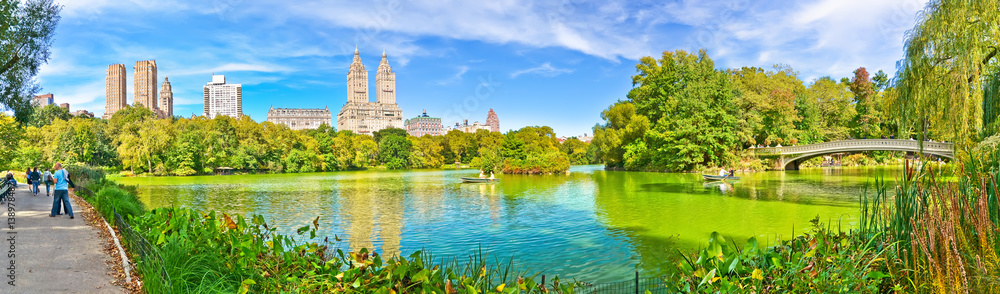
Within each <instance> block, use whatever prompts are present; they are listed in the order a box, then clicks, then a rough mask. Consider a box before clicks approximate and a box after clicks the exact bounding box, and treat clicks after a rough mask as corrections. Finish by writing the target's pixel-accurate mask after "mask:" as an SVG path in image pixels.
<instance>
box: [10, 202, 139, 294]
mask: <svg viewBox="0 0 1000 294" xmlns="http://www.w3.org/2000/svg"><path fill="white" fill-rule="evenodd" d="M41 190H42V191H41V193H39V194H38V196H32V194H31V192H30V191H28V185H24V184H21V185H18V187H17V192H15V193H14V201H11V202H12V204H13V205H11V203H4V204H3V205H0V207H2V208H3V210H6V211H7V217H6V218H7V219H6V221H4V220H0V224H2V228H0V237H2V238H3V239H4V241H3V244H2V246H0V248H2V250H3V251H6V254H3V256H0V267H2V268H4V269H3V271H2V272H3V276H2V277H0V281H3V283H2V284H0V293H123V292H124V291H123V290H122V288H121V287H118V286H115V285H113V284H111V282H112V280H113V277H112V276H111V275H109V272H110V271H111V270H110V268H109V266H108V263H111V262H112V259H111V258H110V257H109V256H108V255H107V254H105V253H104V252H103V248H104V242H105V241H104V240H103V239H101V237H100V231H99V230H98V229H96V228H94V227H91V226H90V225H88V224H87V222H86V221H85V220H84V217H83V215H84V213H91V212H90V209H89V205H87V208H85V207H84V206H83V205H78V204H77V201H76V200H75V199H71V200H70V202H71V203H72V205H73V212H74V214H75V218H74V219H70V218H69V216H68V215H58V216H56V217H49V211H50V210H51V209H52V197H50V196H45V187H44V186H42V187H41ZM71 198H72V197H71ZM11 210H13V213H11ZM12 265H13V266H12ZM12 268H13V269H12ZM11 272H14V274H13V275H10V274H11ZM11 284H13V286H12V285H11Z"/></svg>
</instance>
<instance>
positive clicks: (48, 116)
mask: <svg viewBox="0 0 1000 294" xmlns="http://www.w3.org/2000/svg"><path fill="white" fill-rule="evenodd" d="M72 117H73V116H72V115H70V114H69V110H66V109H65V108H62V107H59V106H56V105H54V104H53V105H47V106H45V107H38V108H35V111H34V113H33V114H32V115H31V120H30V122H29V123H28V125H30V126H33V127H39V128H41V127H43V126H46V125H50V124H52V121H53V120H57V119H58V120H69V119H70V118H72Z"/></svg>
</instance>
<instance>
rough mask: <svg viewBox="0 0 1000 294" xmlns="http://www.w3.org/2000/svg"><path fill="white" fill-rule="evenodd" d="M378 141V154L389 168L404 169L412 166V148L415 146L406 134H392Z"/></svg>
mask: <svg viewBox="0 0 1000 294" xmlns="http://www.w3.org/2000/svg"><path fill="white" fill-rule="evenodd" d="M381 139H382V141H381V142H379V143H378V154H379V157H380V158H381V160H382V163H384V164H385V166H386V167H387V168H389V169H404V168H408V167H410V150H411V149H412V148H413V145H412V143H410V140H407V139H406V137H405V136H400V135H397V134H392V135H389V136H385V137H382V138H381Z"/></svg>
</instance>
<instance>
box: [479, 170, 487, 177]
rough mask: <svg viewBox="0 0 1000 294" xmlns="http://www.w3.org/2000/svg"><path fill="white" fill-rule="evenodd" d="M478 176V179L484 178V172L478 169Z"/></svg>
mask: <svg viewBox="0 0 1000 294" xmlns="http://www.w3.org/2000/svg"><path fill="white" fill-rule="evenodd" d="M479 178H480V179H485V178H486V174H484V173H483V170H479Z"/></svg>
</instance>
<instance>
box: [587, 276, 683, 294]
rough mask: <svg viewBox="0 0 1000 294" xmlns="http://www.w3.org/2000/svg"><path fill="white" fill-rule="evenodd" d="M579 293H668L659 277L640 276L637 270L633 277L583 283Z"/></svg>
mask: <svg viewBox="0 0 1000 294" xmlns="http://www.w3.org/2000/svg"><path fill="white" fill-rule="evenodd" d="M581 288H582V289H580V291H579V292H580V293H587V294H642V293H646V292H647V291H649V293H654V294H655V293H670V292H669V291H667V288H666V287H665V285H664V282H663V278H661V277H648V278H640V277H639V272H638V271H636V272H635V278H633V279H630V280H626V281H620V282H610V283H600V284H585V285H583V286H582V287H581Z"/></svg>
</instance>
